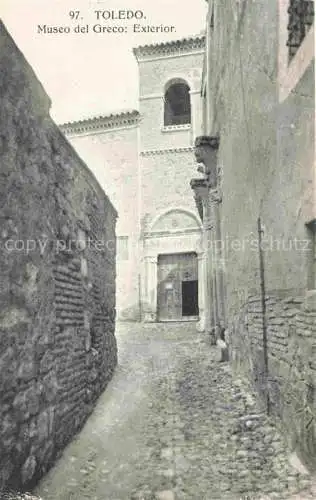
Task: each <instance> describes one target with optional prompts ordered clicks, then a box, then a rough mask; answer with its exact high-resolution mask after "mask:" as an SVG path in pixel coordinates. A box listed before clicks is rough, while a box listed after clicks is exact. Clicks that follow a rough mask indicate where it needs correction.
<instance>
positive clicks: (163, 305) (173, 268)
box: [157, 253, 197, 321]
mask: <svg viewBox="0 0 316 500" xmlns="http://www.w3.org/2000/svg"><path fill="white" fill-rule="evenodd" d="M157 278H158V290H157V309H158V311H157V312H158V320H159V321H179V320H181V319H182V318H184V317H185V316H184V315H183V282H187V281H196V282H197V258H196V254H194V253H185V254H168V255H159V256H158V276H157ZM193 286H195V285H193ZM191 287H192V285H191ZM187 307H189V305H188V306H187ZM190 307H191V310H193V306H192V305H191V306H190ZM195 310H196V309H195ZM186 316H190V315H186ZM192 316H193V314H192Z"/></svg>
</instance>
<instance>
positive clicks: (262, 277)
mask: <svg viewBox="0 0 316 500" xmlns="http://www.w3.org/2000/svg"><path fill="white" fill-rule="evenodd" d="M257 222H258V242H259V267H260V289H261V307H262V341H263V363H264V383H265V397H266V408H267V414H268V415H270V396H269V387H268V376H269V365H268V338H267V312H266V287H265V269H264V255H263V249H262V235H263V233H264V230H263V228H262V223H261V218H260V217H258V221H257Z"/></svg>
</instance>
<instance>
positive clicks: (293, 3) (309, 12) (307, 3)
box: [287, 0, 314, 60]
mask: <svg viewBox="0 0 316 500" xmlns="http://www.w3.org/2000/svg"><path fill="white" fill-rule="evenodd" d="M288 15H289V17H288V20H289V24H288V41H287V46H288V48H289V60H291V59H292V58H293V56H295V54H296V52H297V50H298V48H299V47H300V45H301V43H302V41H303V40H304V38H305V36H306V34H307V32H308V30H309V29H310V27H311V26H312V24H313V22H314V1H313V0H290V5H289V9H288Z"/></svg>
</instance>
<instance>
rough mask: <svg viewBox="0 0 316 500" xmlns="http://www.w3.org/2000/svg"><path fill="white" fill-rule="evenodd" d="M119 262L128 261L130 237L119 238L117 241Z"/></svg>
mask: <svg viewBox="0 0 316 500" xmlns="http://www.w3.org/2000/svg"><path fill="white" fill-rule="evenodd" d="M116 258H117V260H128V236H118V237H117V239H116Z"/></svg>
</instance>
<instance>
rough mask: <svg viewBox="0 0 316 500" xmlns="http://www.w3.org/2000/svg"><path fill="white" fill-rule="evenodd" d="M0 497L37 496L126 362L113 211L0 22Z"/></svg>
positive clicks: (114, 213) (114, 212)
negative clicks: (38, 485) (14, 491)
mask: <svg viewBox="0 0 316 500" xmlns="http://www.w3.org/2000/svg"><path fill="white" fill-rule="evenodd" d="M0 67H1V71H0V75H1V76H0V88H1V91H0V92H1V97H2V103H1V109H0V130H1V133H0V142H1V147H0V151H1V171H0V199H1V213H0V220H1V225H0V227H1V234H0V236H1V240H0V245H1V264H0V266H1V267H0V283H1V285H0V302H1V310H0V353H1V354H0V490H2V489H3V488H4V487H13V488H21V489H24V488H29V487H32V486H33V485H34V483H35V482H36V481H37V480H38V479H39V478H40V477H41V476H42V475H43V474H44V473H45V471H46V470H48V469H49V468H50V467H51V465H52V464H53V462H54V460H55V459H56V457H57V456H58V454H59V453H60V452H61V450H62V449H63V448H64V446H65V445H66V444H67V443H68V442H69V441H70V439H71V438H72V437H73V435H74V434H75V433H76V432H77V431H78V430H79V429H80V428H81V427H82V425H83V423H84V421H85V419H86V418H87V416H88V415H89V413H90V412H91V411H92V409H93V406H94V403H95V401H96V399H97V397H98V396H99V394H100V393H101V392H102V391H103V389H104V388H105V387H106V385H107V383H108V382H109V380H110V379H111V376H112V373H113V370H114V368H115V366H116V363H117V348H116V341H115V337H114V324H115V323H114V322H115V222H116V216H117V214H116V211H115V209H114V208H113V206H112V205H111V203H110V202H109V200H108V198H107V196H105V194H104V192H103V191H102V189H101V188H100V186H99V184H98V183H97V181H96V179H95V178H94V176H93V175H92V174H91V173H90V171H89V170H88V168H87V167H86V165H85V164H84V163H83V162H82V160H81V159H80V158H79V157H78V156H77V154H76V152H75V151H74V150H73V149H72V147H71V146H70V144H69V143H68V142H67V141H66V139H65V138H64V136H63V135H62V133H61V132H60V130H59V129H58V127H57V126H56V125H55V124H54V122H53V121H52V120H51V118H50V117H49V107H50V101H49V99H48V97H47V95H46V93H45V91H44V89H43V88H42V86H41V84H40V83H39V81H38V80H37V78H36V76H35V74H34V73H33V71H32V69H31V68H30V66H29V65H28V63H27V62H26V60H25V59H24V57H23V55H22V54H21V52H20V51H19V50H18V48H17V47H16V46H15V44H14V42H13V40H12V39H11V37H10V36H9V34H8V33H7V32H6V29H5V27H4V26H3V24H1V25H0Z"/></svg>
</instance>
